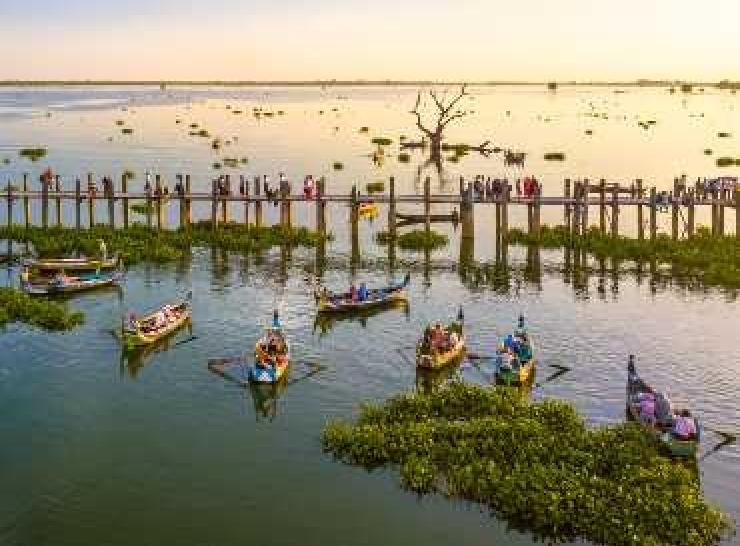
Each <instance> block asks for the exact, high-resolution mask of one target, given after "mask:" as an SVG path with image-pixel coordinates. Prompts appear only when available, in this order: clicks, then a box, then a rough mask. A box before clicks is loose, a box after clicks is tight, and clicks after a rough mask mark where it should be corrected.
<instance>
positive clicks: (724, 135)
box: [717, 131, 732, 138]
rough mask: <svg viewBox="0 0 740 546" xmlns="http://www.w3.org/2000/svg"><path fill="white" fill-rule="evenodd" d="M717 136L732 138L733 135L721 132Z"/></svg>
mask: <svg viewBox="0 0 740 546" xmlns="http://www.w3.org/2000/svg"><path fill="white" fill-rule="evenodd" d="M717 136H718V137H719V138H730V137H731V136H732V134H731V133H728V132H726V131H720V132H719V133H717Z"/></svg>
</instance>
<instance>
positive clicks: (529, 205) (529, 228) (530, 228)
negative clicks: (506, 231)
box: [527, 201, 534, 235]
mask: <svg viewBox="0 0 740 546" xmlns="http://www.w3.org/2000/svg"><path fill="white" fill-rule="evenodd" d="M533 224H534V205H533V203H532V201H530V202H528V203H527V233H528V234H529V235H531V234H532V232H533V231H534V227H533Z"/></svg>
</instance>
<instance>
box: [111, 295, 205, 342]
mask: <svg viewBox="0 0 740 546" xmlns="http://www.w3.org/2000/svg"><path fill="white" fill-rule="evenodd" d="M160 318H165V320H164V321H161V322H160ZM191 318H192V310H191V307H190V295H188V298H187V299H184V300H182V301H179V302H175V303H171V304H167V305H163V306H162V307H160V308H159V309H157V310H156V311H154V312H152V313H149V314H147V315H144V316H143V317H140V318H135V319H134V320H132V321H130V322H129V324H126V325H125V326H124V327H123V333H122V339H123V342H124V345H125V346H126V347H127V348H129V349H135V348H136V347H143V346H146V345H151V344H152V343H155V342H157V341H160V340H161V339H164V338H166V337H168V336H169V335H171V334H173V333H175V332H176V331H178V330H179V329H180V328H182V327H183V326H185V325H186V324H187V323H188V322H190V320H191Z"/></svg>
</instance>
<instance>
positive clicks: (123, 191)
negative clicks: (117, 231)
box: [121, 173, 128, 229]
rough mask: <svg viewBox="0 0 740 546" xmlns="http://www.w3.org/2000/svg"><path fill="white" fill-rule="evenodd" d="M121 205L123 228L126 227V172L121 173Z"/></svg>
mask: <svg viewBox="0 0 740 546" xmlns="http://www.w3.org/2000/svg"><path fill="white" fill-rule="evenodd" d="M121 194H123V197H122V198H121V207H122V209H123V213H122V214H123V229H128V197H127V196H128V176H127V175H126V173H123V174H122V175H121Z"/></svg>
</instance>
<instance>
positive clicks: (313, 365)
mask: <svg viewBox="0 0 740 546" xmlns="http://www.w3.org/2000/svg"><path fill="white" fill-rule="evenodd" d="M302 364H303V365H305V366H308V367H309V368H310V369H309V370H308V371H307V372H306V373H304V374H303V375H300V376H298V377H295V378H292V379H289V380H288V385H294V384H296V383H298V382H299V381H303V380H304V379H308V378H309V377H313V376H314V375H316V374H317V373H319V372H322V371H324V370H325V369H326V368H327V366H325V365H323V364H319V363H317V362H303V363H302Z"/></svg>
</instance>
